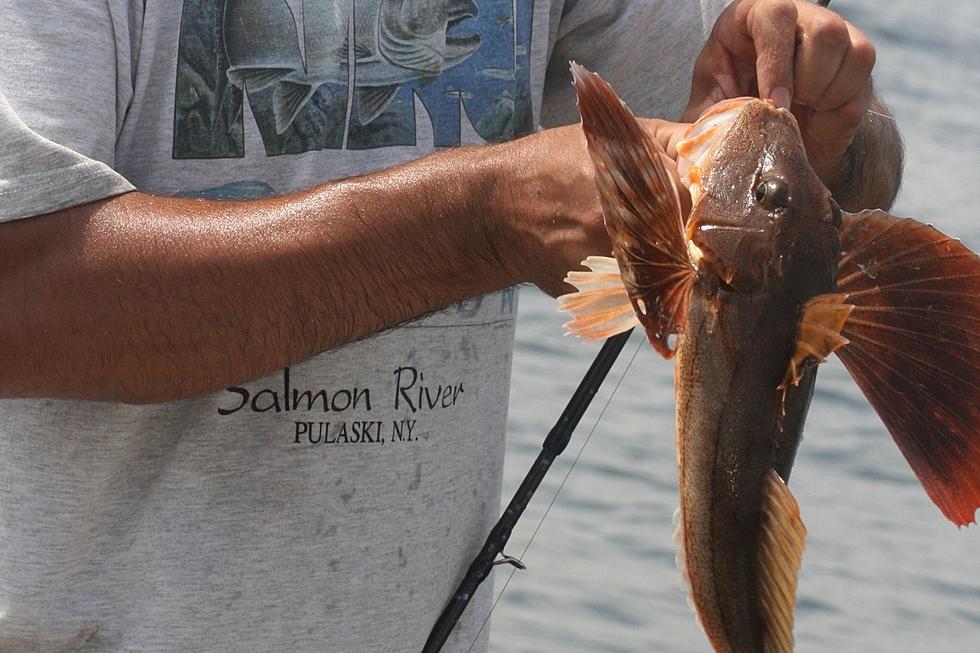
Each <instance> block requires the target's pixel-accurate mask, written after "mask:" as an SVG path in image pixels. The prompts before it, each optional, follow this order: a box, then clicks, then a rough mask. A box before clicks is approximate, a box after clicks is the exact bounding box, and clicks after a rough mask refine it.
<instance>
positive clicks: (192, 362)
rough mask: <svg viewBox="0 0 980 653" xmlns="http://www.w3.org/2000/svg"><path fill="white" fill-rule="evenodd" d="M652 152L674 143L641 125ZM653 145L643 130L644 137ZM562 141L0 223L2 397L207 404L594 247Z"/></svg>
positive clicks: (587, 204) (561, 135) (589, 207)
mask: <svg viewBox="0 0 980 653" xmlns="http://www.w3.org/2000/svg"><path fill="white" fill-rule="evenodd" d="M647 124H648V125H650V127H651V129H653V130H654V133H655V135H656V136H657V137H658V138H661V141H662V143H663V144H664V146H665V147H669V146H670V141H671V140H672V139H676V136H677V135H678V133H679V131H680V129H682V127H681V126H675V125H672V124H671V123H660V122H657V121H650V122H648V123H647ZM661 127H662V128H663V129H660V131H659V132H658V131H657V130H658V128H661ZM584 141H585V139H584V138H583V136H582V134H581V129H579V128H578V127H577V126H572V127H566V128H559V129H553V130H549V131H547V132H543V133H541V134H536V135H534V136H530V137H528V138H525V139H521V140H519V141H514V142H512V143H506V144H502V145H496V146H491V147H486V148H473V149H459V150H452V151H448V152H444V153H440V154H436V155H433V156H430V157H427V158H425V159H421V160H418V161H415V162H412V163H408V164H405V165H402V166H399V167H396V168H392V169H389V170H386V171H383V172H380V173H377V174H374V175H369V176H366V177H361V178H357V179H352V180H347V181H343V182H338V183H334V184H328V185H325V186H321V187H318V188H315V189H313V190H310V191H307V192H303V193H299V194H295V195H290V196H285V197H281V198H273V199H268V200H258V201H247V202H223V201H206V200H194V199H184V198H164V197H154V196H150V195H146V194H141V193H137V192H133V193H128V194H124V195H120V196H117V197H114V198H111V199H108V200H103V201H99V202H94V203H90V204H84V205H81V206H78V207H75V208H72V209H67V210H62V211H57V212H55V213H51V214H48V215H44V216H38V217H34V218H28V219H24V220H19V221H15V222H11V223H6V224H2V225H0V307H2V310H0V343H2V346H0V396H2V397H41V396H54V397H72V398H86V399H106V400H119V401H125V402H156V401H165V400H172V399H177V398H181V397H187V396H191V395H195V394H200V393H204V392H208V391H213V390H216V389H220V388H222V387H225V386H227V385H230V384H233V383H236V382H240V381H241V380H243V379H246V378H253V377H256V376H259V375H261V374H263V373H266V372H268V371H270V370H273V369H275V368H277V367H280V366H283V365H286V364H289V363H290V362H293V361H298V360H302V359H304V358H306V357H308V356H310V355H312V354H314V353H317V352H320V351H323V350H326V349H328V348H330V347H334V346H337V345H339V344H342V343H345V342H350V341H352V340H355V339H357V338H359V337H362V336H364V335H366V334H368V333H371V332H374V331H377V330H379V329H383V328H385V327H389V326H392V325H395V324H397V323H399V322H402V321H404V320H407V319H409V318H412V317H414V316H418V315H421V314H423V313H425V312H427V311H431V310H435V309H438V308H441V307H444V306H446V305H448V304H450V303H452V302H454V301H458V300H461V299H464V298H467V297H472V296H474V295H478V294H481V293H485V292H489V291H492V290H496V289H499V288H503V287H506V286H510V285H513V284H515V283H521V282H532V283H536V284H538V285H539V286H541V287H542V288H543V289H545V290H546V291H549V292H551V293H553V294H555V293H558V292H560V291H561V290H562V289H563V282H562V278H563V276H564V274H565V272H566V271H567V270H569V269H572V268H575V267H578V265H579V262H580V261H581V260H582V259H584V258H585V257H586V256H587V255H589V254H594V253H595V252H597V251H599V252H601V251H608V250H609V244H608V239H607V237H606V235H605V229H604V228H603V226H602V220H601V216H600V211H599V208H598V203H597V201H596V199H595V192H594V186H593V182H592V172H591V166H590V165H589V163H588V159H587V156H586V154H585V143H584Z"/></svg>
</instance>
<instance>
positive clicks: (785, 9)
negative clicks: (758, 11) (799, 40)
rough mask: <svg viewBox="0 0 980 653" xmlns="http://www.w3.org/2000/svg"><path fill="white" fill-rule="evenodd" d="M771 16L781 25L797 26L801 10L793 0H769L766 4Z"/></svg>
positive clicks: (766, 9) (767, 11)
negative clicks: (799, 10)
mask: <svg viewBox="0 0 980 653" xmlns="http://www.w3.org/2000/svg"><path fill="white" fill-rule="evenodd" d="M764 7H765V11H766V13H767V14H768V15H769V18H770V19H771V20H772V21H773V22H775V23H778V24H780V25H792V26H793V27H794V28H795V26H796V20H797V18H799V12H798V11H797V9H796V4H795V3H794V2H793V0H769V1H768V2H766V3H765V5H764Z"/></svg>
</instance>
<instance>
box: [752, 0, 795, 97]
mask: <svg viewBox="0 0 980 653" xmlns="http://www.w3.org/2000/svg"><path fill="white" fill-rule="evenodd" d="M798 17H799V13H798V12H797V9H796V5H794V4H793V2H792V1H791V0H777V1H771V2H755V3H753V4H752V6H751V7H750V9H749V11H748V14H747V15H746V20H745V29H746V31H747V32H748V36H749V38H750V39H752V43H753V45H754V46H755V52H756V62H755V66H756V78H757V80H758V86H759V97H761V98H768V99H770V100H772V101H773V102H775V103H776V105H777V106H779V107H782V108H784V109H789V108H790V103H791V102H792V99H793V63H794V57H795V54H796V23H797V18H798Z"/></svg>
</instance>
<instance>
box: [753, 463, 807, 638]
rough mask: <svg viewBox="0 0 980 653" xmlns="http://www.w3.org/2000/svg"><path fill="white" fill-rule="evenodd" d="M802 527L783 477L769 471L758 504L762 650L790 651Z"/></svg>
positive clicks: (797, 511)
mask: <svg viewBox="0 0 980 653" xmlns="http://www.w3.org/2000/svg"><path fill="white" fill-rule="evenodd" d="M805 543H806V526H804V525H803V520H802V519H800V506H799V504H797V503H796V498H795V497H794V496H793V493H792V492H790V491H789V488H788V487H786V484H785V483H783V479H781V478H780V477H779V474H777V473H776V472H775V471H773V470H770V471H769V478H768V479H766V488H765V492H764V493H763V504H762V536H761V538H760V543H759V544H760V546H759V598H760V601H761V604H762V620H763V634H762V638H763V642H764V644H765V651H766V653H792V651H793V609H794V608H795V607H796V578H797V575H798V573H799V570H800V563H801V562H802V560H803V547H804V545H805Z"/></svg>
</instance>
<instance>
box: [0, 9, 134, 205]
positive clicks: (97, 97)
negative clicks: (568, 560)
mask: <svg viewBox="0 0 980 653" xmlns="http://www.w3.org/2000/svg"><path fill="white" fill-rule="evenodd" d="M129 7H130V3H129V2H123V1H122V0H106V1H105V2H92V1H91V0H68V1H65V0H58V1H55V0H33V1H32V2H6V3H3V6H2V7H0V24H3V25H4V29H3V39H0V61H3V62H4V72H3V74H2V75H0V220H3V221H6V220H13V219H17V218H23V217H28V216H32V215H39V214H42V213H48V212H51V211H56V210H58V209H63V208H67V207H70V206H75V205H77V204H82V203H86V202H91V201H95V200H98V199H102V198H104V197H108V196H111V195H115V194H119V193H123V192H126V191H129V190H133V187H132V185H131V184H129V183H128V182H127V181H126V180H125V179H124V178H123V177H122V176H121V175H119V174H117V173H116V172H114V171H113V170H112V166H113V163H114V158H115V142H116V134H117V133H118V129H119V127H120V126H121V124H122V119H123V118H124V116H125V111H126V108H127V107H128V104H129V100H130V99H131V97H132V81H131V79H132V76H131V66H130V63H131V60H132V57H131V53H132V52H134V51H135V50H134V47H133V46H134V44H132V43H131V42H130V34H131V33H133V30H132V29H131V28H132V26H133V18H132V16H131V14H130V8H129Z"/></svg>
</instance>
